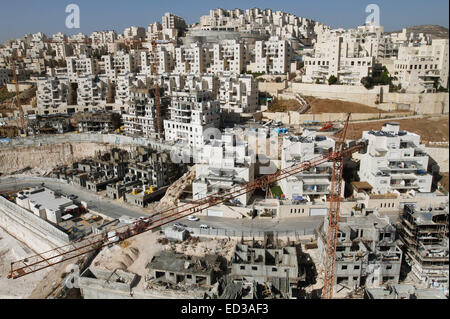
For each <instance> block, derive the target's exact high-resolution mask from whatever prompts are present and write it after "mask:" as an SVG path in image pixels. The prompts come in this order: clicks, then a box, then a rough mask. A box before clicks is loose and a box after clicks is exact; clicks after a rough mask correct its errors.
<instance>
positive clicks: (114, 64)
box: [102, 51, 137, 81]
mask: <svg viewBox="0 0 450 319" xmlns="http://www.w3.org/2000/svg"><path fill="white" fill-rule="evenodd" d="M102 60H103V63H104V68H105V70H104V71H105V74H106V75H107V76H108V77H109V78H110V79H111V80H112V81H115V80H116V77H117V76H118V75H119V74H126V73H133V72H135V70H136V64H137V61H136V60H137V59H136V58H135V56H134V55H132V54H129V53H125V52H124V51H119V52H117V53H116V54H114V55H104V56H103V57H102Z"/></svg>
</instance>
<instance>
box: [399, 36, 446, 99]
mask: <svg viewBox="0 0 450 319" xmlns="http://www.w3.org/2000/svg"><path fill="white" fill-rule="evenodd" d="M448 45H449V42H448V39H436V40H433V41H432V43H431V44H424V45H420V46H402V47H400V48H399V51H398V59H396V60H395V61H394V70H393V76H394V80H395V81H394V83H397V84H400V85H401V87H402V88H404V89H406V91H410V92H415V91H416V92H433V90H434V87H435V85H436V84H437V83H439V85H441V86H442V87H444V88H447V87H448V67H449V56H448V54H449V49H448Z"/></svg>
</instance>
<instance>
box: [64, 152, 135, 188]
mask: <svg viewBox="0 0 450 319" xmlns="http://www.w3.org/2000/svg"><path fill="white" fill-rule="evenodd" d="M73 166H74V168H75V169H77V170H78V172H79V173H78V174H76V175H73V176H72V178H71V181H72V183H73V184H74V185H77V186H80V187H86V188H87V189H88V190H91V191H94V192H98V191H101V190H105V189H106V186H107V185H108V184H110V183H115V182H118V181H119V180H121V179H122V178H123V177H124V176H125V174H126V172H127V166H128V152H127V151H125V150H120V149H112V150H111V152H107V153H103V154H102V153H100V152H99V153H97V154H96V156H95V157H94V158H87V159H84V160H81V161H80V162H77V163H75V164H74V165H73Z"/></svg>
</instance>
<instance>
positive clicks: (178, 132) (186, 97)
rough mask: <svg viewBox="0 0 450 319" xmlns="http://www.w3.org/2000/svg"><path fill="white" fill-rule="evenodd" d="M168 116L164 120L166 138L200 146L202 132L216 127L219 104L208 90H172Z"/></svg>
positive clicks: (218, 118)
mask: <svg viewBox="0 0 450 319" xmlns="http://www.w3.org/2000/svg"><path fill="white" fill-rule="evenodd" d="M171 98H172V101H171V105H170V107H169V111H170V116H169V119H168V120H165V121H164V130H165V137H166V140H169V141H178V142H181V143H184V144H187V145H191V146H194V147H201V146H202V145H203V142H204V136H203V133H204V131H205V130H206V129H208V128H213V127H218V126H219V122H220V105H219V102H218V101H215V100H214V99H213V97H212V93H211V92H210V91H191V92H172V94H171Z"/></svg>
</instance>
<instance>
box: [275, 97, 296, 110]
mask: <svg viewBox="0 0 450 319" xmlns="http://www.w3.org/2000/svg"><path fill="white" fill-rule="evenodd" d="M299 107H300V103H299V102H298V101H297V100H294V99H291V100H279V99H274V100H273V102H272V103H271V104H270V106H269V112H288V111H298V109H299Z"/></svg>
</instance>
